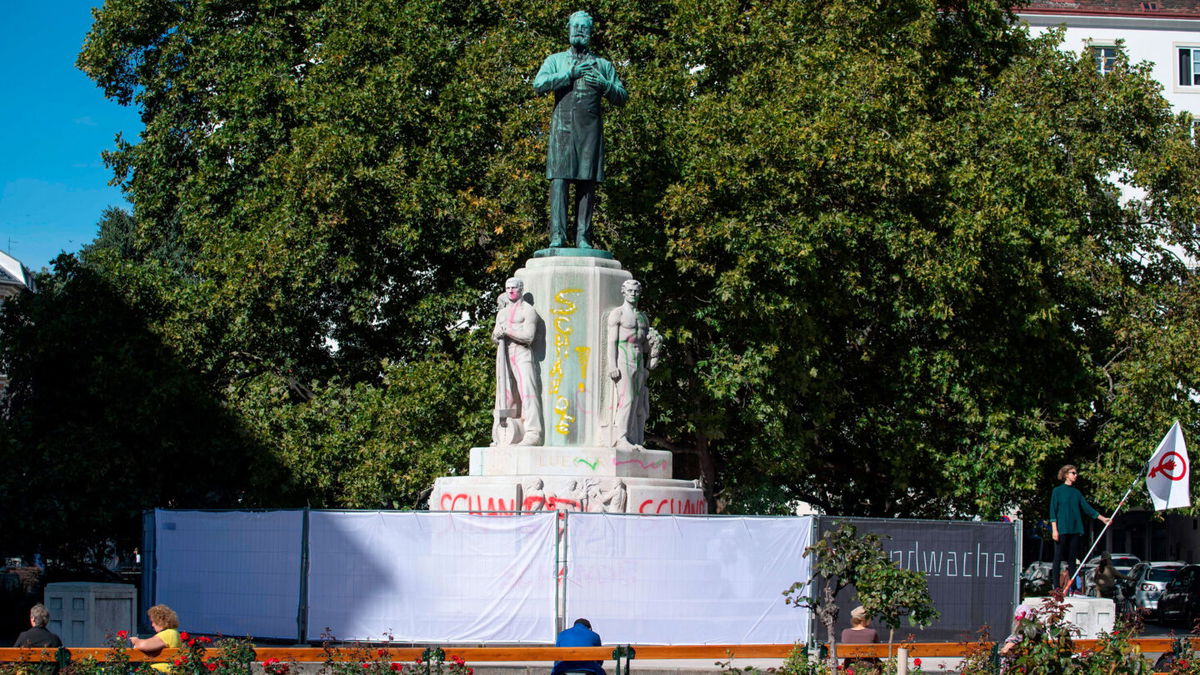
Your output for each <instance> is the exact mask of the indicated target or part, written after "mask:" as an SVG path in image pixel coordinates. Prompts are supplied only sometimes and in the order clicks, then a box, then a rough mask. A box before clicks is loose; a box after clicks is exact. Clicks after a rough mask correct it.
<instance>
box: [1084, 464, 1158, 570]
mask: <svg viewBox="0 0 1200 675" xmlns="http://www.w3.org/2000/svg"><path fill="white" fill-rule="evenodd" d="M1149 470H1150V462H1146V465H1145V466H1143V467H1142V473H1140V474H1138V476H1137V477H1136V478H1134V479H1133V484H1132V485H1130V486H1129V489H1128V490H1126V491H1125V496H1124V497H1121V501H1120V503H1118V504H1117V508H1115V509H1113V512H1112V515H1111V516H1109V517H1108V522H1107V523H1105V524H1104V529H1102V530H1100V534H1098V535H1096V538H1095V539H1094V540H1093V541H1092V547H1091V548H1089V549H1088V552H1087V553H1085V554H1083V560H1080V561H1079V564H1078V565H1076V566H1075V574H1072V575H1071V580H1070V581H1068V582H1067V586H1066V587H1067V588H1070V587H1071V585H1072V584H1074V583H1075V577H1077V576H1079V573H1080V572H1082V571H1083V566H1084V565H1086V564H1087V561H1088V558H1090V557H1091V555H1092V551H1095V550H1096V544H1099V543H1100V540H1101V539H1102V538H1103V537H1104V533H1105V532H1107V531H1108V526H1109V525H1112V521H1113V520H1115V519H1116V517H1117V512H1118V511H1120V510H1121V507H1122V506H1125V500H1127V499H1129V495H1130V494H1132V493H1133V489H1134V488H1135V487H1137V484H1138V482H1139V481H1141V480H1143V479H1144V477H1145V473H1146V472H1147V471H1149ZM1063 590H1064V591H1065V590H1066V589H1063Z"/></svg>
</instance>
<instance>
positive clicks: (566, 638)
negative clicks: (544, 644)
mask: <svg viewBox="0 0 1200 675" xmlns="http://www.w3.org/2000/svg"><path fill="white" fill-rule="evenodd" d="M600 645H601V643H600V636H599V635H597V634H596V632H595V631H593V630H592V622H591V621H588V620H587V619H575V625H574V626H571V627H570V628H568V629H566V630H564V631H563V632H561V633H559V634H558V638H556V639H555V640H554V646H555V647H599V646H600ZM602 663H603V662H602V661H555V662H554V668H552V669H551V670H550V675H559V674H560V673H565V672H568V671H583V672H588V673H593V675H607V673H605V672H604V666H603V665H602Z"/></svg>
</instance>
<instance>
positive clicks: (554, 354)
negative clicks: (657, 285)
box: [513, 257, 633, 447]
mask: <svg viewBox="0 0 1200 675" xmlns="http://www.w3.org/2000/svg"><path fill="white" fill-rule="evenodd" d="M513 276H515V277H517V278H518V279H520V280H521V281H523V282H525V294H526V297H527V298H529V297H530V296H532V300H533V307H534V309H536V310H537V313H538V315H539V316H541V317H542V322H543V324H544V326H545V330H546V336H545V340H544V341H542V342H541V345H542V346H543V348H544V349H543V350H541V353H539V350H538V349H537V348H536V347H535V349H534V359H535V361H537V362H538V364H539V366H540V370H541V383H542V415H543V417H544V419H543V421H542V426H543V428H544V429H545V438H544V440H543V444H544V445H547V446H559V447H569V446H594V445H608V442H607V441H608V425H609V424H610V423H611V420H610V419H609V415H606V414H605V413H606V411H607V407H606V406H607V402H608V401H607V396H606V394H607V393H608V392H607V390H608V389H609V386H606V385H609V380H608V377H607V373H608V370H609V367H610V366H609V364H608V356H607V352H606V350H605V349H604V340H605V333H606V326H605V317H606V316H607V313H608V311H609V310H611V309H613V308H614V307H618V306H620V304H621V284H622V283H624V282H625V281H626V280H627V279H632V278H633V275H631V274H630V273H629V272H627V271H626V270H623V269H621V263H619V262H617V261H616V260H609V259H605V258H594V257H554V258H531V259H530V260H528V261H527V262H526V263H525V267H523V268H521V269H519V270H517V272H516V274H514V275H513Z"/></svg>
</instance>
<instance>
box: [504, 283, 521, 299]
mask: <svg viewBox="0 0 1200 675" xmlns="http://www.w3.org/2000/svg"><path fill="white" fill-rule="evenodd" d="M504 292H505V293H507V294H508V299H509V300H511V301H513V302H516V301H518V300H520V299H521V296H522V295H525V282H524V281H521V280H520V279H518V278H516V277H513V278H511V279H509V280H508V281H505V282H504Z"/></svg>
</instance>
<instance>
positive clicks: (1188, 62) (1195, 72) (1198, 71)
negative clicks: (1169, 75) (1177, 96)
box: [1179, 47, 1200, 87]
mask: <svg viewBox="0 0 1200 675" xmlns="http://www.w3.org/2000/svg"><path fill="white" fill-rule="evenodd" d="M1179 86H1181V87H1200V47H1180V48H1179Z"/></svg>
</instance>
